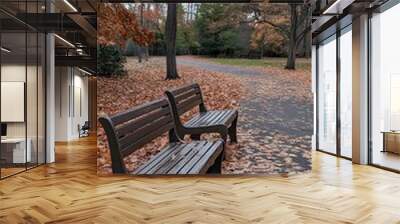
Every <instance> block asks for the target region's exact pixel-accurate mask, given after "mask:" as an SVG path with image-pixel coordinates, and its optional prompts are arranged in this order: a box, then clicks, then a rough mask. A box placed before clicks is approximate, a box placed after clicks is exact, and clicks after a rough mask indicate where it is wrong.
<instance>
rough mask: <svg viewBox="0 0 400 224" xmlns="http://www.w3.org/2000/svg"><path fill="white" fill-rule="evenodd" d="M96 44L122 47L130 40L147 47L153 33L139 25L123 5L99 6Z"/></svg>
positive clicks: (132, 14) (132, 13)
mask: <svg viewBox="0 0 400 224" xmlns="http://www.w3.org/2000/svg"><path fill="white" fill-rule="evenodd" d="M98 7H99V10H98V14H97V16H98V38H97V40H98V44H100V45H119V46H124V45H125V42H126V41H127V40H129V39H131V40H132V41H133V42H135V43H136V44H137V45H139V46H144V47H145V46H149V45H150V44H151V43H152V42H153V40H154V33H153V32H151V31H150V30H148V29H147V28H145V27H142V26H141V25H140V24H139V21H138V19H137V17H136V15H135V13H134V12H133V11H131V10H129V9H128V8H127V7H125V6H124V5H123V4H108V3H105V4H99V6H98Z"/></svg>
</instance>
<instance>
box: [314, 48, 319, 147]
mask: <svg viewBox="0 0 400 224" xmlns="http://www.w3.org/2000/svg"><path fill="white" fill-rule="evenodd" d="M315 49H316V50H315V51H316V52H315V57H316V60H315V98H316V100H315V113H316V116H315V119H316V121H315V148H316V150H319V44H317V45H316V48H315Z"/></svg>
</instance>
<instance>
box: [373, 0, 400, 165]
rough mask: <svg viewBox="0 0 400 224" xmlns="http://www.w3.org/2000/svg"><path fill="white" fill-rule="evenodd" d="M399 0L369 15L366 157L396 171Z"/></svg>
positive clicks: (399, 146)
mask: <svg viewBox="0 0 400 224" xmlns="http://www.w3.org/2000/svg"><path fill="white" fill-rule="evenodd" d="M398 21H400V4H397V5H395V6H393V7H391V8H389V9H387V10H386V11H383V12H381V13H377V14H374V15H373V16H372V18H371V79H370V80H371V83H370V86H371V89H370V91H371V92H370V96H371V97H370V105H371V107H370V122H371V125H370V138H371V142H372V144H371V149H370V161H371V163H372V164H373V165H376V166H380V167H384V168H388V169H391V170H397V171H400V100H399V99H400V63H399V57H398V54H399V52H400V42H399V40H400V30H399V29H394V27H398Z"/></svg>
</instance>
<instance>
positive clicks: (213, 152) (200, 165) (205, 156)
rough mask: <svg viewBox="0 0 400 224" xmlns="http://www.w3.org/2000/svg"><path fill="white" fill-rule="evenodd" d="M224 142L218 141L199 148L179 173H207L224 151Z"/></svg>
mask: <svg viewBox="0 0 400 224" xmlns="http://www.w3.org/2000/svg"><path fill="white" fill-rule="evenodd" d="M222 145H223V142H222V141H217V142H214V143H213V144H208V145H207V147H203V148H198V150H199V153H197V154H196V155H195V156H194V157H193V158H192V159H191V160H190V161H189V162H188V163H187V164H186V165H185V166H184V167H183V168H182V169H181V170H180V171H179V172H178V174H197V173H206V171H207V169H208V168H209V167H210V166H211V165H212V164H213V163H214V161H215V159H216V158H217V157H218V156H219V155H220V154H221V153H222V150H223V146H222Z"/></svg>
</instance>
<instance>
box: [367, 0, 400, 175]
mask: <svg viewBox="0 0 400 224" xmlns="http://www.w3.org/2000/svg"><path fill="white" fill-rule="evenodd" d="M398 4H400V0H388V1H387V2H385V3H384V4H382V5H381V6H379V7H377V8H374V9H371V10H369V11H368V30H367V41H368V49H367V50H368V54H367V61H368V62H367V64H368V65H367V66H368V69H367V73H368V74H367V79H368V96H367V97H368V100H367V101H368V105H367V107H368V112H367V113H368V115H367V116H368V126H367V127H368V165H370V166H373V167H376V168H379V169H383V170H387V171H390V172H394V173H400V169H399V170H398V169H394V168H390V167H387V166H384V165H381V164H376V163H374V160H373V150H374V149H373V140H372V116H373V113H372V106H373V102H372V93H373V88H372V53H373V49H372V40H373V39H372V19H373V14H374V13H384V12H385V11H387V10H389V9H391V8H392V7H394V6H396V5H398Z"/></svg>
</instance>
